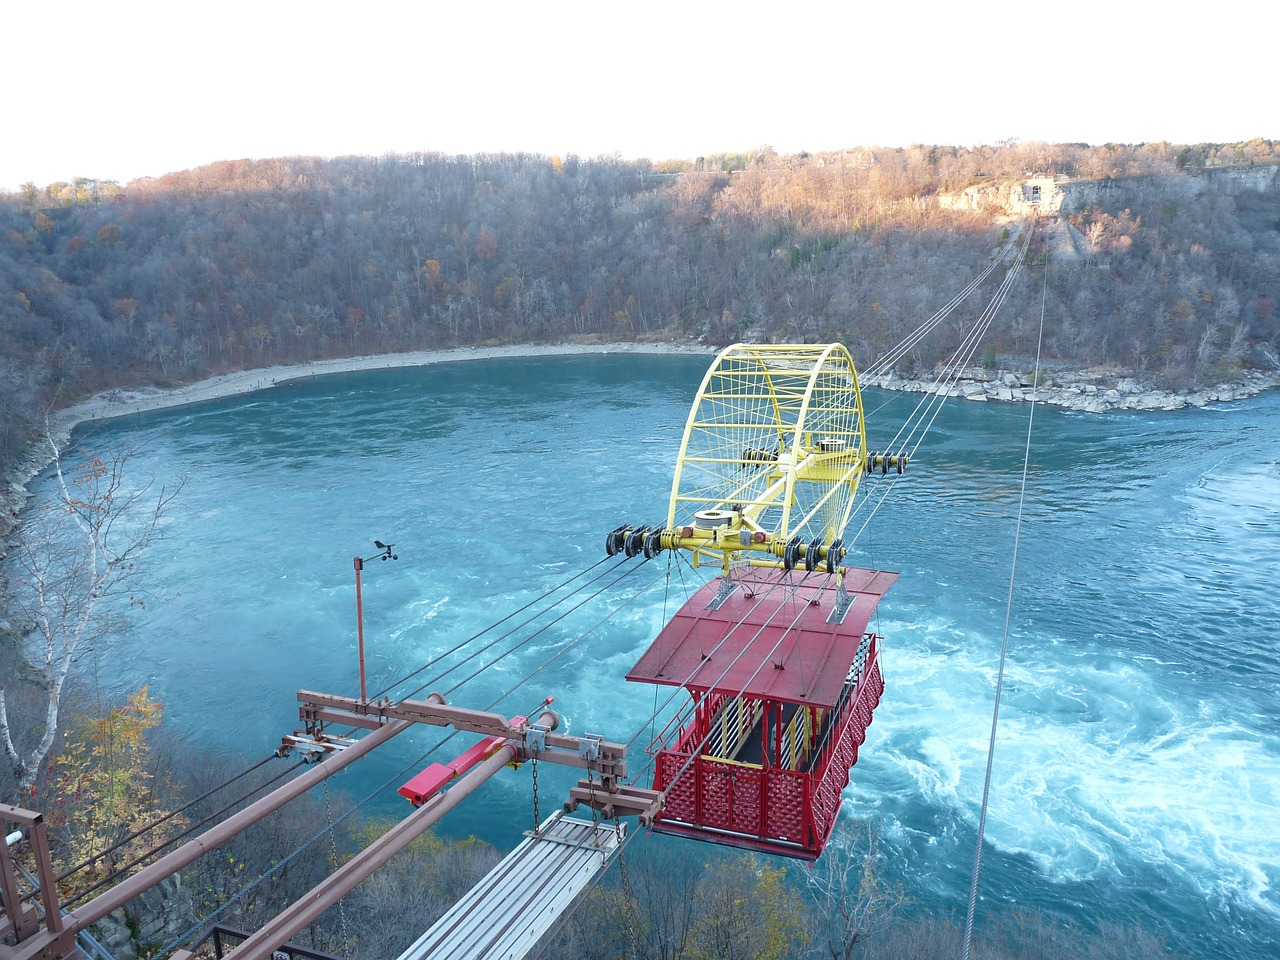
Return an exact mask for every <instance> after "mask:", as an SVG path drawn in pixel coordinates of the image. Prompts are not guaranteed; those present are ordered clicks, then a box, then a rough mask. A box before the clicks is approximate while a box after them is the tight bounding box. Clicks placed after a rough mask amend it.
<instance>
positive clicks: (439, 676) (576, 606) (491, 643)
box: [400, 560, 648, 701]
mask: <svg viewBox="0 0 1280 960" xmlns="http://www.w3.org/2000/svg"><path fill="white" fill-rule="evenodd" d="M624 562H625V561H622V562H619V563H616V564H614V565H613V566H612V567H610V568H609V570H608V571H607V572H606V573H603V574H601V575H600V576H597V577H595V578H594V579H593V580H591V583H595V582H596V581H597V580H600V579H601V578H603V577H604V576H607V575H608V574H611V573H613V572H614V571H615V570H617V569H618V568H619V567H620V566H622V564H623V563H624ZM645 562H646V563H647V562H648V561H647V560H646V561H645ZM641 566H643V564H641ZM638 569H639V567H634V568H632V569H631V570H625V571H623V573H622V574H621V575H620V576H618V577H615V578H614V579H613V580H611V581H610V582H609V583H606V584H605V585H604V586H602V587H600V588H599V589H598V590H596V591H595V592H594V593H592V594H589V595H588V596H586V597H585V598H583V599H582V600H579V601H578V602H577V603H576V604H574V605H573V606H572V607H570V608H569V609H568V610H565V611H564V612H563V613H561V614H560V615H559V616H557V617H555V618H554V619H553V620H551V621H549V622H547V623H544V624H543V625H542V626H541V627H539V628H538V629H537V630H535V631H534V632H533V633H531V634H529V635H528V636H527V637H525V638H524V639H523V640H521V641H520V642H519V643H517V644H516V645H515V646H513V647H512V648H511V649H509V650H507V651H506V652H505V653H502V654H499V655H498V656H497V657H495V658H494V659H493V660H491V661H489V662H488V663H487V664H485V665H484V666H483V667H481V668H479V669H478V670H476V671H473V672H472V673H470V674H468V675H467V676H466V677H464V678H463V679H462V680H459V681H458V682H457V683H455V684H454V685H453V686H452V687H450V688H449V689H448V690H445V691H444V693H445V695H446V696H447V695H448V694H450V693H453V691H455V690H457V689H458V688H459V687H460V686H462V685H463V684H464V683H466V682H467V681H469V680H472V679H474V678H475V677H476V676H477V675H478V674H479V673H481V672H483V671H484V670H487V669H489V668H490V667H492V666H494V665H495V664H497V663H499V662H501V661H502V660H503V659H505V658H506V657H509V656H510V655H511V654H513V653H515V652H516V651H517V650H519V649H520V648H521V647H523V646H524V645H525V644H527V643H529V642H531V641H532V640H533V639H534V638H535V637H537V636H539V635H541V634H542V633H545V632H546V631H547V630H549V629H551V627H553V626H555V625H556V624H557V623H559V622H560V621H561V620H563V619H564V618H565V617H567V616H569V615H570V614H571V613H574V612H575V611H577V610H579V609H581V608H582V607H583V606H584V605H586V604H587V603H590V602H591V601H592V600H594V599H595V598H596V597H598V596H599V595H600V594H601V593H603V592H604V591H605V590H608V589H609V588H610V587H612V586H615V585H616V584H617V583H619V582H620V581H622V580H624V579H626V578H627V577H629V576H631V575H632V574H633V573H634V572H635V571H636V570H638ZM579 593H581V589H579V590H575V591H574V592H573V593H571V594H570V595H569V597H566V598H565V599H569V598H570V597H576V596H577V595H578V594H579ZM559 602H560V601H557V603H556V604H553V605H552V607H548V608H547V610H544V611H542V613H539V614H537V615H536V616H533V617H530V618H529V619H528V620H526V621H525V622H524V623H522V624H520V625H519V626H517V627H512V628H511V629H510V630H508V631H507V632H506V633H504V634H502V635H501V636H499V637H495V638H494V639H493V640H490V641H489V642H488V643H486V644H485V645H484V646H482V647H480V648H479V649H478V650H474V651H472V652H471V653H469V654H467V656H465V657H463V658H462V659H461V660H459V661H458V662H457V663H455V664H454V665H453V666H451V667H448V668H447V669H445V670H444V671H443V672H442V673H439V674H437V675H436V676H435V677H433V678H432V679H430V680H428V681H427V682H426V683H424V684H422V685H421V686H419V687H417V688H415V689H413V690H411V691H410V692H409V693H407V694H405V695H404V696H402V697H400V700H402V701H403V700H408V699H409V698H411V697H413V696H414V695H415V694H418V693H421V692H422V691H423V690H426V689H428V688H429V687H432V686H434V685H435V684H437V683H439V682H440V681H441V680H443V679H444V678H445V677H447V676H448V675H449V674H451V673H453V672H454V671H455V670H457V669H458V668H460V667H461V666H462V665H463V664H465V663H468V662H470V661H471V660H474V659H475V658H476V657H478V656H479V655H480V654H482V653H484V652H485V651H486V650H489V649H491V648H492V647H494V646H495V645H497V644H499V643H501V642H502V641H503V640H506V639H507V638H508V637H510V636H511V635H512V634H513V633H515V632H516V631H517V630H519V629H520V628H521V627H526V626H528V625H529V624H530V623H532V622H533V621H534V620H536V619H538V617H540V616H542V614H543V613H546V612H549V611H550V610H551V609H554V607H555V606H558V605H559ZM468 642H470V641H468ZM436 659H437V661H438V660H439V658H436Z"/></svg>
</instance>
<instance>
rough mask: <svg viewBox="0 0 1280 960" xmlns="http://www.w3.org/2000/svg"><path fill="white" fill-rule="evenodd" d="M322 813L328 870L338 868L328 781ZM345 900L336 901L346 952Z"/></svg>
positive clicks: (343, 947)
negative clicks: (327, 834)
mask: <svg viewBox="0 0 1280 960" xmlns="http://www.w3.org/2000/svg"><path fill="white" fill-rule="evenodd" d="M324 815H325V818H326V819H327V820H328V821H329V871H330V873H332V872H333V871H335V870H337V869H338V840H337V838H336V837H335V836H334V832H333V810H332V809H331V808H330V806H329V781H328V780H325V781H324ZM345 904H346V901H345V899H344V900H339V901H338V936H339V938H340V939H341V941H342V951H341V952H343V953H346V952H347V944H348V941H347V908H346V905H345Z"/></svg>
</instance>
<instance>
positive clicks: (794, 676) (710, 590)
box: [627, 567, 898, 708]
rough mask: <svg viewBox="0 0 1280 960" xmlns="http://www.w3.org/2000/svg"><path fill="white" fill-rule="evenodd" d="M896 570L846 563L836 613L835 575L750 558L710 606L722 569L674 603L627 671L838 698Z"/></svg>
mask: <svg viewBox="0 0 1280 960" xmlns="http://www.w3.org/2000/svg"><path fill="white" fill-rule="evenodd" d="M897 579H898V575H897V574H896V573H889V572H886V571H883V570H866V569H861V568H855V567H850V568H849V569H848V570H847V571H846V573H845V589H846V591H847V593H848V595H849V597H850V598H851V599H852V604H851V605H849V607H848V609H847V611H845V613H844V616H843V618H841V619H839V621H838V622H835V623H830V622H828V619H829V618H830V617H831V616H832V611H833V610H834V609H835V608H836V604H837V600H838V591H837V579H836V577H833V576H830V575H828V574H826V573H817V572H815V573H807V574H806V573H805V572H803V571H800V570H794V571H791V572H790V573H783V572H782V571H779V570H770V569H766V568H752V569H751V570H749V571H748V572H747V573H745V574H739V575H737V576H736V577H735V579H734V588H733V591H732V593H731V594H730V595H729V596H728V598H727V599H725V600H724V601H723V602H722V603H720V604H719V605H718V606H716V605H715V604H714V603H713V601H714V600H715V599H716V596H717V593H718V592H719V589H720V586H721V583H722V582H723V581H722V580H721V579H716V580H712V581H711V582H710V583H708V584H706V585H705V586H703V587H702V588H701V589H700V590H699V591H698V592H697V593H695V594H694V595H693V596H692V597H691V598H690V599H689V601H688V602H687V603H686V604H685V605H684V606H683V607H681V608H680V610H679V611H678V612H677V613H676V615H675V616H674V617H672V618H671V622H670V623H668V624H667V625H666V626H665V627H664V628H663V629H662V632H661V633H659V634H658V636H657V638H656V639H655V640H654V641H653V643H652V644H651V645H650V647H649V649H648V650H647V651H645V654H644V656H642V657H641V658H640V660H639V661H638V662H637V663H636V665H635V666H634V667H632V668H631V671H630V672H629V673H628V674H627V679H628V680H635V681H638V682H641V683H657V684H664V685H667V686H676V687H686V688H688V689H690V690H695V691H698V692H702V693H705V692H719V693H726V694H729V695H730V696H736V695H738V694H741V695H742V696H744V697H748V698H754V699H761V700H774V701H782V702H786V703H798V704H805V705H808V706H814V707H823V708H830V707H833V706H835V705H836V703H837V702H838V701H839V698H840V692H841V690H842V689H843V687H844V684H845V680H846V679H847V678H848V676H849V671H850V668H851V667H852V666H853V662H854V657H855V656H856V655H857V652H858V646H859V644H860V643H861V642H862V636H863V634H864V633H865V632H866V629H867V624H868V622H869V621H870V620H871V616H872V614H873V613H874V612H875V609H876V605H877V604H878V603H879V602H880V598H881V597H882V596H883V595H884V593H885V591H887V590H888V589H889V587H890V586H892V585H893V582H894V581H895V580H897Z"/></svg>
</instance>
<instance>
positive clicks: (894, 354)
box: [863, 235, 1017, 377]
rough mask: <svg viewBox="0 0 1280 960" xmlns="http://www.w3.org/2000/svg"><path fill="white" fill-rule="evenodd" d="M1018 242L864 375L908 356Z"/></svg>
mask: <svg viewBox="0 0 1280 960" xmlns="http://www.w3.org/2000/svg"><path fill="white" fill-rule="evenodd" d="M1016 242H1017V236H1016V235H1015V236H1013V237H1010V238H1009V240H1008V242H1007V243H1005V245H1004V247H1003V248H1002V249H1001V250H1000V251H999V252H998V253H997V254H996V255H995V256H994V257H992V259H991V263H990V264H988V265H987V268H986V269H985V270H983V271H982V273H980V274H979V275H978V276H977V277H976V278H974V280H973V281H971V282H970V283H969V285H968V286H967V287H965V288H964V289H963V290H962V291H960V292H959V293H958V294H956V295H955V296H954V297H952V298H951V300H949V301H948V302H947V303H946V304H945V305H944V306H943V307H942V309H941V310H939V311H938V312H937V313H935V314H934V315H933V316H932V317H930V318H929V319H928V320H926V321H924V323H922V324H920V326H918V327H916V329H915V330H913V331H911V333H909V334H907V336H906V337H904V338H903V339H902V340H901V341H899V343H898V344H896V345H895V346H893V347H890V348H889V350H888V352H886V353H885V354H884V356H882V357H880V359H878V360H876V361H874V362H873V363H872V364H871V365H870V367H868V368H867V369H866V370H865V371H863V376H866V377H879V376H884V375H885V374H887V373H888V372H889V371H890V370H892V369H893V367H894V366H895V365H896V364H897V362H898V361H899V360H901V359H902V358H903V357H904V356H906V354H907V353H908V351H910V350H911V349H912V348H914V347H915V346H916V345H917V344H919V343H920V341H921V340H923V339H924V338H925V337H926V336H927V335H928V334H929V333H930V332H932V331H933V329H934V328H935V327H937V326H938V324H940V323H941V322H942V321H943V320H945V319H946V318H947V317H949V316H950V315H951V314H952V313H953V312H954V311H955V310H956V308H957V307H959V306H960V304H961V303H963V302H964V301H965V300H966V299H967V298H968V297H969V295H970V294H971V293H973V291H974V290H976V289H978V287H979V285H981V283H982V282H983V281H984V280H986V279H987V277H989V276H990V275H991V273H992V271H994V270H995V269H996V267H997V266H999V265H1000V263H1001V262H1002V261H1003V260H1004V258H1005V257H1006V256H1007V255H1008V253H1009V251H1010V250H1011V249H1012V248H1013V245H1014V243H1016Z"/></svg>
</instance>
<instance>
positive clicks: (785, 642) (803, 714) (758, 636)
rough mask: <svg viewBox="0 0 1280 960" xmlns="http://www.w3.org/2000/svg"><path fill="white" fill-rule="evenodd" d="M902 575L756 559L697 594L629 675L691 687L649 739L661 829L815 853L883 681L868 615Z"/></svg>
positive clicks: (802, 855) (831, 822)
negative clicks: (758, 564) (763, 563)
mask: <svg viewBox="0 0 1280 960" xmlns="http://www.w3.org/2000/svg"><path fill="white" fill-rule="evenodd" d="M897 578H898V575H897V574H896V573H886V572H884V571H879V570H864V569H857V568H849V569H848V570H847V571H845V573H844V576H843V578H841V577H840V576H839V575H836V576H834V577H832V576H824V575H819V574H813V573H811V574H808V575H806V574H804V573H802V572H800V571H789V572H783V571H780V570H771V569H766V568H752V569H750V570H749V571H748V572H747V573H745V574H738V575H737V576H735V578H734V579H733V580H725V579H716V580H713V581H711V582H710V583H708V584H707V585H706V586H704V587H703V588H702V589H700V590H699V591H698V592H697V593H696V594H694V596H693V597H692V598H691V599H690V600H689V602H688V603H686V604H685V605H684V606H683V607H682V608H681V609H680V611H679V612H678V613H677V614H676V615H675V617H673V618H672V620H671V622H670V623H668V624H667V625H666V627H664V628H663V630H662V632H661V633H659V634H658V637H657V639H656V640H654V642H653V644H652V645H651V646H650V647H649V649H648V650H647V651H646V652H645V654H644V656H642V657H641V658H640V660H639V662H638V663H637V664H636V665H635V666H634V667H633V668H632V669H631V672H630V673H628V674H627V679H628V680H635V681H639V682H642V683H657V684H664V685H669V686H681V687H684V688H685V689H687V690H688V691H689V693H690V696H691V700H690V702H689V703H688V704H687V705H686V707H685V708H684V709H682V710H681V711H680V713H679V714H678V715H677V716H676V717H675V718H674V719H673V720H672V721H671V723H669V724H668V725H667V729H666V730H664V731H663V733H662V734H660V735H659V736H658V738H657V739H656V740H655V741H654V743H653V744H652V745H651V746H650V748H649V749H650V753H653V754H655V760H654V784H653V786H654V789H655V790H660V791H663V792H665V795H666V797H665V804H664V806H663V810H662V812H661V814H660V815H659V816H658V817H657V819H656V821H655V824H654V829H656V830H658V831H660V832H663V833H672V834H679V835H681V836H687V837H692V838H695V839H701V840H710V841H712V842H715V843H724V844H729V845H731V846H736V847H746V848H749V849H753V850H760V851H763V852H767V853H774V854H780V855H782V856H788V857H796V858H799V859H805V860H815V859H817V858H818V856H819V855H820V854H821V853H822V849H823V847H824V846H825V845H826V843H827V840H828V839H829V838H830V836H831V831H832V829H833V828H834V827H835V823H836V817H837V815H838V814H839V812H840V802H841V793H842V791H843V790H844V788H845V786H847V785H848V783H849V772H850V768H852V766H853V765H854V763H856V762H857V760H858V747H859V746H860V745H861V744H862V742H863V740H864V739H865V738H866V730H867V727H868V725H869V724H870V723H871V713H872V711H873V710H874V709H875V707H876V705H877V704H878V703H879V702H880V694H881V693H882V692H883V690H884V681H883V680H882V679H881V676H880V664H879V660H878V654H879V646H880V638H879V637H877V636H876V635H875V634H873V633H868V632H867V625H868V623H869V622H870V620H871V616H872V614H873V613H874V611H875V608H876V605H877V604H878V603H879V602H880V598H881V597H882V596H883V595H884V593H885V591H886V590H888V589H889V587H890V586H891V585H892V584H893V582H894V581H895V580H896V579H897Z"/></svg>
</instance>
